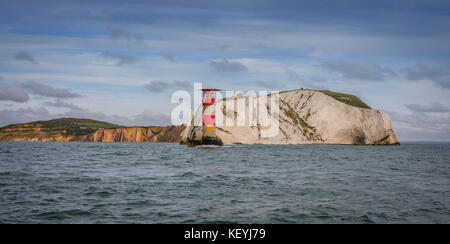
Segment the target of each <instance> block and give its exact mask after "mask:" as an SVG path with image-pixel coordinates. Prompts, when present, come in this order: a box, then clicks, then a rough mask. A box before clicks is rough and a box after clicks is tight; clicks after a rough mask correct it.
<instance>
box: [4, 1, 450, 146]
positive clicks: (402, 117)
mask: <svg viewBox="0 0 450 244" xmlns="http://www.w3.org/2000/svg"><path fill="white" fill-rule="evenodd" d="M449 43H450V1H434V0H424V1H414V0H409V1H401V0H399V1H392V0H389V1H351V0H333V1H331V0H330V1H294V0H288V1H283V0H281V1H280V0H278V1H271V0H239V1H238V0H227V1H214V0H200V1H194V0H190V1H181V0H179V1H175V0H166V1H162V0H161V1H151V0H146V1H116V0H108V1H106V0H105V1H97V0H91V1H80V0H79V1H63V0H58V1H56V0H54V1H49V0H41V1H31V0H25V1H24V0H22V1H21V0H14V1H8V0H3V1H0V54H1V55H0V126H5V125H8V124H14V123H24V122H31V121H36V120H48V119H55V118H59V117H77V118H91V119H97V120H102V121H107V122H111V123H117V124H121V125H128V126H132V125H137V126H138V125H140V126H142V125H168V124H170V114H171V111H172V109H173V108H174V107H175V106H176V105H175V104H171V102H170V98H171V94H172V93H173V92H174V91H176V90H187V91H191V92H192V91H193V83H194V82H201V83H202V84H203V87H212V88H220V89H225V90H242V91H247V90H256V91H260V90H267V91H273V90H280V91H282V90H290V89H298V88H309V89H327V90H332V91H337V92H343V93H351V94H355V95H357V96H359V97H360V98H362V99H363V100H364V101H365V102H366V103H367V104H369V105H370V106H371V107H372V108H375V109H380V110H383V111H385V112H387V113H388V114H389V115H390V117H391V119H392V124H393V128H394V131H395V132H396V133H397V135H398V136H399V138H400V141H450V105H449V104H450V44H449Z"/></svg>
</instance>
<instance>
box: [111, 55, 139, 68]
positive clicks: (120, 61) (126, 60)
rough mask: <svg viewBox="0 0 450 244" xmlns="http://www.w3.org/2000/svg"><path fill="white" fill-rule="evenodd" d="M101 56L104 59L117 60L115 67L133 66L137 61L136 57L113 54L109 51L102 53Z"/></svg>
mask: <svg viewBox="0 0 450 244" xmlns="http://www.w3.org/2000/svg"><path fill="white" fill-rule="evenodd" d="M103 56H104V57H106V58H112V59H116V60H117V64H116V65H117V66H123V65H127V64H134V63H136V62H137V61H138V58H137V57H134V56H130V55H128V54H122V53H113V52H110V51H105V52H103Z"/></svg>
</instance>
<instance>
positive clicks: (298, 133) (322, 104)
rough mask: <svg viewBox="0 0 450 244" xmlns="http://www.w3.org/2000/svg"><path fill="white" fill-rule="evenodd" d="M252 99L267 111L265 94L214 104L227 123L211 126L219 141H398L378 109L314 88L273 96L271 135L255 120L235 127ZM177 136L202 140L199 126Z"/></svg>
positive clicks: (247, 112) (251, 108) (184, 140)
mask: <svg viewBox="0 0 450 244" xmlns="http://www.w3.org/2000/svg"><path fill="white" fill-rule="evenodd" d="M233 100H234V102H235V103H238V102H243V103H244V104H245V106H244V107H243V108H241V109H239V108H238V107H236V106H235V107H234V108H235V110H233V106H229V104H230V102H231V101H233ZM257 103H260V104H263V106H261V107H263V108H266V109H267V111H266V112H267V113H268V114H269V115H270V114H271V106H269V104H270V99H267V97H258V98H251V97H244V98H236V97H234V98H227V99H226V100H221V101H219V102H217V105H216V110H215V111H216V112H217V114H216V117H220V116H218V115H223V117H224V120H226V119H228V120H229V121H231V122H232V123H231V124H230V123H227V124H226V125H225V126H224V125H222V126H220V125H218V126H216V135H217V138H218V139H219V140H220V141H221V142H223V143H224V144H349V145H398V144H399V140H398V138H397V135H396V134H395V133H394V131H393V129H392V125H391V120H390V118H389V116H388V115H387V114H386V113H384V112H383V111H380V110H376V109H370V108H362V107H356V106H351V105H348V104H346V103H344V102H342V101H339V100H337V99H335V98H334V97H332V96H330V95H327V94H325V93H324V92H321V91H315V90H294V91H288V92H282V93H280V94H279V120H278V121H279V127H278V128H279V130H278V133H277V134H276V135H275V136H270V137H266V136H264V133H262V132H263V131H264V129H266V127H264V126H262V125H260V124H259V123H258V122H254V123H246V124H245V126H237V123H238V122H239V120H240V119H242V118H243V117H245V118H246V120H247V121H246V122H248V120H249V115H250V114H252V115H253V116H254V118H255V117H256V116H255V114H257V106H255V104H257ZM227 106H228V107H227ZM261 107H260V109H261ZM242 115H245V116H242ZM199 116H201V110H199V111H197V113H196V115H195V117H196V118H198V117H199ZM219 120H220V118H219ZM241 122H242V121H241ZM181 137H182V138H181V143H182V144H187V145H195V144H202V143H201V142H202V127H201V126H188V127H186V129H185V130H184V131H183V133H182V134H181Z"/></svg>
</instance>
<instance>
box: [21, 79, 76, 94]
mask: <svg viewBox="0 0 450 244" xmlns="http://www.w3.org/2000/svg"><path fill="white" fill-rule="evenodd" d="M19 86H20V87H21V88H23V89H24V90H26V91H29V92H30V93H32V94H35V95H40V96H45V97H56V98H74V97H81V95H79V94H77V93H75V92H73V91H72V90H71V89H63V88H54V87H51V86H49V85H46V84H42V83H39V82H35V81H27V82H24V83H20V84H19Z"/></svg>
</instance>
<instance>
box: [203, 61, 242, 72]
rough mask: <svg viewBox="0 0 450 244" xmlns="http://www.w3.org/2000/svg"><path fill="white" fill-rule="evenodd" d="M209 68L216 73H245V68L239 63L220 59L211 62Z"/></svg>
mask: <svg viewBox="0 0 450 244" xmlns="http://www.w3.org/2000/svg"><path fill="white" fill-rule="evenodd" d="M209 66H210V67H211V68H212V69H213V70H214V71H217V72H240V71H247V70H248V69H247V67H245V65H243V64H242V63H240V62H237V61H234V62H230V61H228V60H227V59H222V60H220V61H211V62H209Z"/></svg>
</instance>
